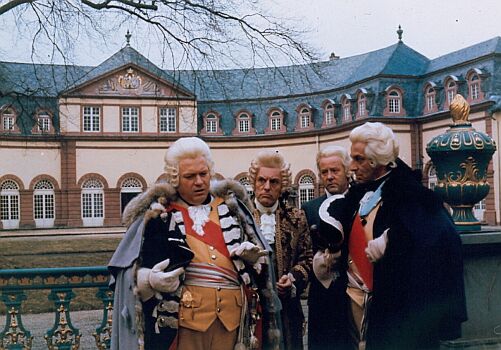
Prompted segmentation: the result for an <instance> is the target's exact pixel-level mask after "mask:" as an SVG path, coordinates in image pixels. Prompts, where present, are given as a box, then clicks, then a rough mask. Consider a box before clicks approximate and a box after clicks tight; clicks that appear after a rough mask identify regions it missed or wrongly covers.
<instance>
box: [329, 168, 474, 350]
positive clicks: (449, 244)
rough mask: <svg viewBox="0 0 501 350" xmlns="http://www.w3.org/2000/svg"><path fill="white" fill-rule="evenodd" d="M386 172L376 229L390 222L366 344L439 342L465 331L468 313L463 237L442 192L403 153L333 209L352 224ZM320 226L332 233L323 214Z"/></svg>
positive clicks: (380, 346) (376, 233)
mask: <svg viewBox="0 0 501 350" xmlns="http://www.w3.org/2000/svg"><path fill="white" fill-rule="evenodd" d="M384 180H386V182H385V184H384V185H383V187H382V205H381V207H380V208H379V211H378V213H377V215H376V218H375V221H374V227H373V233H374V238H377V237H379V236H380V235H381V234H382V233H383V232H384V231H385V230H386V229H389V231H388V244H387V248H386V252H385V254H384V256H383V258H382V259H381V260H379V261H378V262H376V263H375V264H374V286H373V299H372V303H371V305H370V308H369V310H368V328H367V347H366V348H367V350H374V349H378V350H379V349H385V350H386V349H406V350H407V349H426V348H433V347H438V345H439V341H440V340H449V339H455V338H458V337H460V336H461V323H462V322H464V321H465V320H466V318H467V317H466V303H465V294H464V280H463V260H462V247H461V240H460V237H459V235H458V233H457V232H456V229H455V227H454V224H453V222H452V220H451V218H450V215H449V214H448V212H447V211H446V210H445V209H444V207H443V203H442V201H441V200H440V199H439V198H438V196H437V195H436V194H435V193H434V192H433V191H431V190H429V189H427V188H425V187H424V186H422V184H421V183H420V182H419V180H418V179H417V178H416V176H414V173H413V172H412V170H411V169H410V168H409V167H408V166H407V165H406V164H405V163H403V162H402V161H401V160H397V168H395V169H393V170H392V171H391V172H390V173H389V175H387V176H385V177H384V178H383V179H381V180H379V181H378V182H377V183H371V184H367V185H364V186H353V187H352V188H351V189H350V191H349V192H348V194H347V195H346V198H345V199H344V200H338V201H335V202H333V203H332V204H331V207H330V208H329V213H330V214H331V215H332V216H334V217H338V219H339V220H340V221H341V222H342V223H343V227H344V228H345V232H349V231H350V230H351V224H352V222H353V217H354V214H355V213H356V211H357V210H358V206H359V201H360V199H361V198H362V196H363V195H364V194H365V192H367V191H374V190H375V189H376V188H377V187H378V186H379V185H380V183H381V182H382V181H384ZM320 227H321V228H323V230H322V231H321V232H323V233H324V234H325V235H327V237H326V239H328V236H329V232H328V230H329V229H330V230H334V229H333V227H332V226H330V225H327V224H325V223H323V222H322V223H321V224H320ZM332 233H333V232H331V234H332Z"/></svg>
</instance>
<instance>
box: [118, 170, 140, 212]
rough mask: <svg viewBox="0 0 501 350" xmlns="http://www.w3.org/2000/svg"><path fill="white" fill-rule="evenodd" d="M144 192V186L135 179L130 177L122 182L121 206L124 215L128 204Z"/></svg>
mask: <svg viewBox="0 0 501 350" xmlns="http://www.w3.org/2000/svg"><path fill="white" fill-rule="evenodd" d="M142 191H143V185H142V184H141V181H139V179H137V178H135V177H129V178H126V179H125V180H123V181H122V184H121V185H120V204H121V209H122V213H123V211H124V209H125V207H126V206H127V204H128V203H129V202H130V201H131V200H132V198H134V197H135V196H137V195H138V194H139V193H141V192H142Z"/></svg>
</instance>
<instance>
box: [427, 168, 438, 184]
mask: <svg viewBox="0 0 501 350" xmlns="http://www.w3.org/2000/svg"><path fill="white" fill-rule="evenodd" d="M436 185H437V171H436V169H435V167H434V166H431V167H430V170H429V171H428V188H429V189H430V190H435V186H436Z"/></svg>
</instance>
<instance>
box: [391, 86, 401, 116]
mask: <svg viewBox="0 0 501 350" xmlns="http://www.w3.org/2000/svg"><path fill="white" fill-rule="evenodd" d="M400 106H401V99H400V94H399V93H398V91H395V90H392V91H390V93H389V94H388V111H389V112H390V113H400Z"/></svg>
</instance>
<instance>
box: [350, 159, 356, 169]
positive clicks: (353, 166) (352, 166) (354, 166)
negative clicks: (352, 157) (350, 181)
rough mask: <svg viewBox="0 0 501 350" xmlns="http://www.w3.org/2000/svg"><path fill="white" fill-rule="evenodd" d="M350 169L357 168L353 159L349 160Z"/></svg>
mask: <svg viewBox="0 0 501 350" xmlns="http://www.w3.org/2000/svg"><path fill="white" fill-rule="evenodd" d="M350 170H351V171H355V170H357V163H355V162H354V161H351V162H350Z"/></svg>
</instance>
